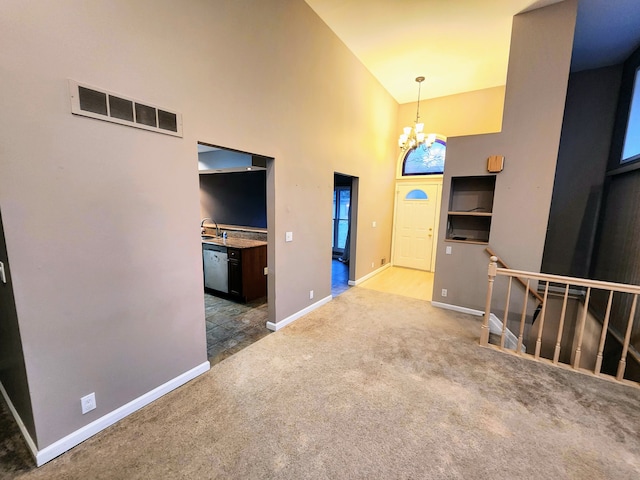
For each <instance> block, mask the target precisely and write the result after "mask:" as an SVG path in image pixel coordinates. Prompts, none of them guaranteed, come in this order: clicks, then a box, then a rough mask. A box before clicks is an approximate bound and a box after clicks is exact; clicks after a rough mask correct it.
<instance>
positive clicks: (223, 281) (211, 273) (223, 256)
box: [202, 243, 229, 293]
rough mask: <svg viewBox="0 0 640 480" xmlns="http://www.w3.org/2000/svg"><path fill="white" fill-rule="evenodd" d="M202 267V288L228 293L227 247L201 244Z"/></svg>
mask: <svg viewBox="0 0 640 480" xmlns="http://www.w3.org/2000/svg"><path fill="white" fill-rule="evenodd" d="M202 262H203V265H204V286H205V287H207V288H211V289H212V290H217V291H219V292H223V293H229V260H228V258H227V247H222V246H219V245H212V244H210V243H203V244H202Z"/></svg>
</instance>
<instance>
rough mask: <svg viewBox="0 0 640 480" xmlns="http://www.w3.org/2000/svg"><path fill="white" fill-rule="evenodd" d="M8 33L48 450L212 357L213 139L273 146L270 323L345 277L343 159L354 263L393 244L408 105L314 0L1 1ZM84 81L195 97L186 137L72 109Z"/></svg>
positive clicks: (14, 232)
mask: <svg viewBox="0 0 640 480" xmlns="http://www.w3.org/2000/svg"><path fill="white" fill-rule="evenodd" d="M25 19H28V21H25ZM105 19H108V21H106V20H105ZM0 45H2V52H3V53H2V68H0V84H1V85H2V86H3V88H4V89H5V91H7V92H11V94H10V95H0V111H1V112H2V115H0V132H2V139H3V140H2V149H1V150H0V172H2V174H1V175H0V206H1V207H2V215H3V222H4V229H5V237H6V246H7V251H8V254H9V256H10V258H11V267H12V273H13V279H14V284H13V289H14V296H15V305H16V311H17V319H18V327H19V329H20V335H21V338H22V345H23V347H24V348H23V350H24V363H25V368H26V371H27V378H28V381H29V394H30V397H31V404H32V412H33V419H34V423H35V432H36V439H35V441H36V443H37V446H38V448H39V449H42V448H45V447H47V446H49V445H51V444H52V443H54V442H56V441H57V440H60V439H61V438H63V437H65V436H66V435H68V434H71V433H73V432H74V431H77V430H78V429H80V428H82V427H84V426H86V425H88V424H89V423H91V422H93V421H95V420H97V419H99V418H101V417H102V416H103V415H107V414H109V413H111V412H113V411H115V410H116V409H118V408H120V407H122V406H123V405H125V404H127V403H128V402H131V401H132V400H135V399H138V398H140V397H141V396H143V395H145V394H147V393H148V392H150V391H152V390H153V389H155V388H157V387H158V386H161V385H164V384H165V383H167V382H170V381H172V380H173V379H176V378H177V377H179V376H180V375H182V374H184V373H185V372H188V371H190V370H191V369H193V368H195V367H200V366H203V365H205V364H206V361H207V355H206V335H205V321H204V289H203V278H202V246H201V242H200V235H199V223H200V218H201V217H200V205H199V185H198V167H197V143H198V142H199V141H201V142H204V143H207V144H211V145H224V146H226V147H228V148H231V149H234V150H237V151H247V152H254V153H256V154H260V155H264V156H267V157H270V158H274V159H275V160H274V161H273V162H272V165H271V168H270V169H269V170H268V172H267V184H268V185H269V187H268V190H267V196H268V199H269V205H270V207H269V208H270V211H269V212H268V218H269V246H268V248H269V254H268V255H269V272H270V273H269V279H268V282H269V315H270V320H271V321H273V322H278V321H281V320H283V319H286V318H287V317H289V316H290V315H293V314H295V313H297V312H299V311H300V310H302V309H304V308H306V307H308V306H309V305H311V304H313V303H314V302H317V301H318V299H322V298H325V297H327V296H329V295H330V294H331V262H330V252H331V199H332V191H333V173H334V172H335V171H340V172H343V173H345V174H349V175H353V176H357V177H359V178H360V184H359V186H360V190H359V191H360V195H361V197H360V198H361V200H362V201H361V203H360V207H359V208H360V211H359V218H360V219H361V220H362V221H361V222H359V224H358V229H359V230H360V232H358V235H357V237H356V238H357V251H358V255H357V257H356V258H357V262H356V266H355V267H356V272H357V277H356V278H360V277H362V276H365V275H366V274H368V273H370V272H371V271H373V270H374V268H372V267H371V263H372V262H374V261H375V262H376V265H377V264H378V262H379V259H380V258H382V257H387V258H389V254H390V244H391V225H392V214H393V175H394V171H395V158H396V153H397V143H396V138H397V131H396V128H395V126H396V116H397V108H398V105H397V102H395V100H394V99H393V98H392V97H391V96H390V95H389V93H388V92H386V91H385V90H384V89H383V87H382V86H381V85H380V84H379V82H377V81H376V79H375V78H374V77H373V76H372V75H371V73H370V72H368V71H367V70H366V69H365V68H364V66H363V65H362V64H361V63H360V62H359V61H358V60H357V58H356V57H355V56H354V55H353V54H352V53H351V52H350V51H349V50H348V49H347V48H346V47H345V45H344V44H343V43H342V42H340V41H339V40H338V38H337V37H336V36H335V35H334V34H333V32H332V31H331V30H330V29H329V28H328V27H327V26H326V24H324V23H323V22H322V21H321V20H320V18H319V17H318V16H317V15H316V14H315V13H314V12H313V10H312V9H311V8H310V7H309V6H308V5H307V4H306V3H305V2H304V1H303V0H271V1H269V2H256V1H254V0H235V1H233V2H229V1H222V0H213V1H211V0H193V1H189V2H175V1H173V0H136V1H135V2H131V1H129V0H110V1H108V2H99V1H96V2H86V1H83V0H61V1H57V2H24V1H22V0H3V1H2V2H0ZM61 45H64V48H61ZM310 52H311V53H312V54H311V53H310ZM69 78H71V79H75V80H77V81H80V82H83V83H86V84H88V85H93V86H95V87H99V88H103V89H106V90H110V91H113V92H117V93H120V94H122V95H126V96H129V97H133V98H135V99H139V100H140V101H146V102H149V103H150V104H154V105H159V106H162V107H165V108H168V109H173V110H176V111H179V112H181V113H182V115H183V122H184V124H183V126H184V130H183V131H184V137H183V138H178V137H172V136H168V135H161V134H158V133H154V132H148V131H144V130H139V129H135V128H130V127H126V126H122V125H117V124H112V123H108V122H103V121H99V120H94V119H89V118H85V117H78V116H74V115H72V114H71V110H70V101H69V89H68V83H67V81H68V79H69ZM310 119H312V125H313V128H309V122H310ZM345 132H348V134H345ZM276 192H277V193H276ZM272 219H273V222H272ZM373 221H376V222H377V228H372V227H371V225H372V222H373ZM287 231H292V232H293V233H294V241H293V242H285V232H287ZM376 259H378V260H376ZM376 268H377V267H376ZM309 290H314V291H315V295H316V298H315V299H313V300H310V299H309ZM91 392H95V393H96V397H97V398H96V399H97V409H95V410H94V411H91V412H89V413H88V414H86V415H82V413H81V409H80V398H81V397H82V396H84V395H86V394H88V393H91Z"/></svg>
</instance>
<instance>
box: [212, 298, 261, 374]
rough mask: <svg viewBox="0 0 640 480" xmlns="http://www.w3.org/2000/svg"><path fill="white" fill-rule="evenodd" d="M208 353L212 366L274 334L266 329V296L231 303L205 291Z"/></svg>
mask: <svg viewBox="0 0 640 480" xmlns="http://www.w3.org/2000/svg"><path fill="white" fill-rule="evenodd" d="M204 305H205V321H206V325H207V354H208V357H209V362H210V363H211V365H215V364H216V363H218V362H221V361H222V360H224V359H225V358H227V357H229V356H231V355H233V354H234V353H236V352H239V351H240V350H242V349H243V348H245V347H247V346H249V345H251V344H252V343H254V342H256V341H258V340H260V339H261V338H262V337H264V336H266V335H268V334H269V333H271V331H270V330H269V329H267V327H266V324H267V319H268V314H267V299H266V298H262V299H258V300H254V301H252V302H247V303H238V302H232V301H231V300H227V299H224V298H220V297H216V296H214V295H211V294H209V293H206V292H205V294H204Z"/></svg>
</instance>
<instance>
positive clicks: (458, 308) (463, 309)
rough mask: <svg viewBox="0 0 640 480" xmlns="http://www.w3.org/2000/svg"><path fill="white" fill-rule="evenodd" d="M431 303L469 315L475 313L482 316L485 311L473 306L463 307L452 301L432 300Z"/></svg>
mask: <svg viewBox="0 0 640 480" xmlns="http://www.w3.org/2000/svg"><path fill="white" fill-rule="evenodd" d="M431 305H433V306H434V307H438V308H444V309H445V310H453V311H455V312H460V313H467V314H469V315H475V316H476V317H482V316H483V315H484V312H483V311H482V310H474V309H473V308H467V307H461V306H459V305H452V304H450V303H442V302H434V301H431Z"/></svg>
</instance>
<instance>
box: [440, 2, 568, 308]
mask: <svg viewBox="0 0 640 480" xmlns="http://www.w3.org/2000/svg"><path fill="white" fill-rule="evenodd" d="M576 10H577V5H576V1H574V0H568V1H565V2H562V3H559V4H555V5H551V6H549V7H546V8H542V9H539V10H534V11H531V12H528V13H524V14H520V15H517V16H516V17H514V21H513V30H512V40H511V50H510V55H509V68H508V74H507V86H506V94H505V111H504V120H503V128H502V132H501V133H497V134H491V135H479V136H473V137H459V138H449V139H448V142H447V163H446V167H445V172H444V180H443V198H442V205H443V210H442V213H441V223H440V228H439V235H438V237H439V238H438V254H437V262H436V274H435V281H434V295H433V300H434V301H436V302H442V303H448V304H451V305H457V306H462V307H467V308H473V309H478V310H484V300H485V296H486V288H487V282H486V278H487V265H488V256H487V255H486V254H485V253H484V251H483V250H484V248H485V246H484V245H471V244H463V243H452V242H446V241H445V234H446V224H447V211H446V208H447V205H449V194H450V186H451V178H452V177H455V176H468V175H487V174H488V173H487V170H486V163H487V157H489V156H490V155H504V156H505V157H506V160H505V167H504V171H503V172H501V173H499V174H498V175H497V177H496V190H495V197H494V204H493V217H492V225H491V234H490V238H489V243H490V245H491V246H492V247H493V248H494V250H495V251H496V252H497V253H498V254H499V255H500V256H501V257H502V258H503V259H504V260H505V261H506V262H507V263H509V265H510V266H511V267H512V268H517V269H523V270H533V271H537V270H538V269H539V268H540V265H541V262H542V251H543V247H544V240H545V235H546V228H547V220H548V217H549V206H550V203H551V192H552V189H553V178H554V174H555V168H556V160H557V157H558V146H559V143H560V130H561V127H562V116H563V112H564V104H565V97H566V89H567V82H568V77H569V64H570V60H571V49H572V42H573V31H574V26H575V17H576ZM446 246H451V247H452V254H451V255H446V254H445V247H446ZM443 288H446V289H447V290H448V296H447V297H442V296H441V295H440V293H441V290H442V289H443ZM497 296H499V297H500V298H501V301H502V302H504V300H503V299H504V297H502V295H501V294H500V293H499V292H497ZM502 306H504V305H502Z"/></svg>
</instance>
